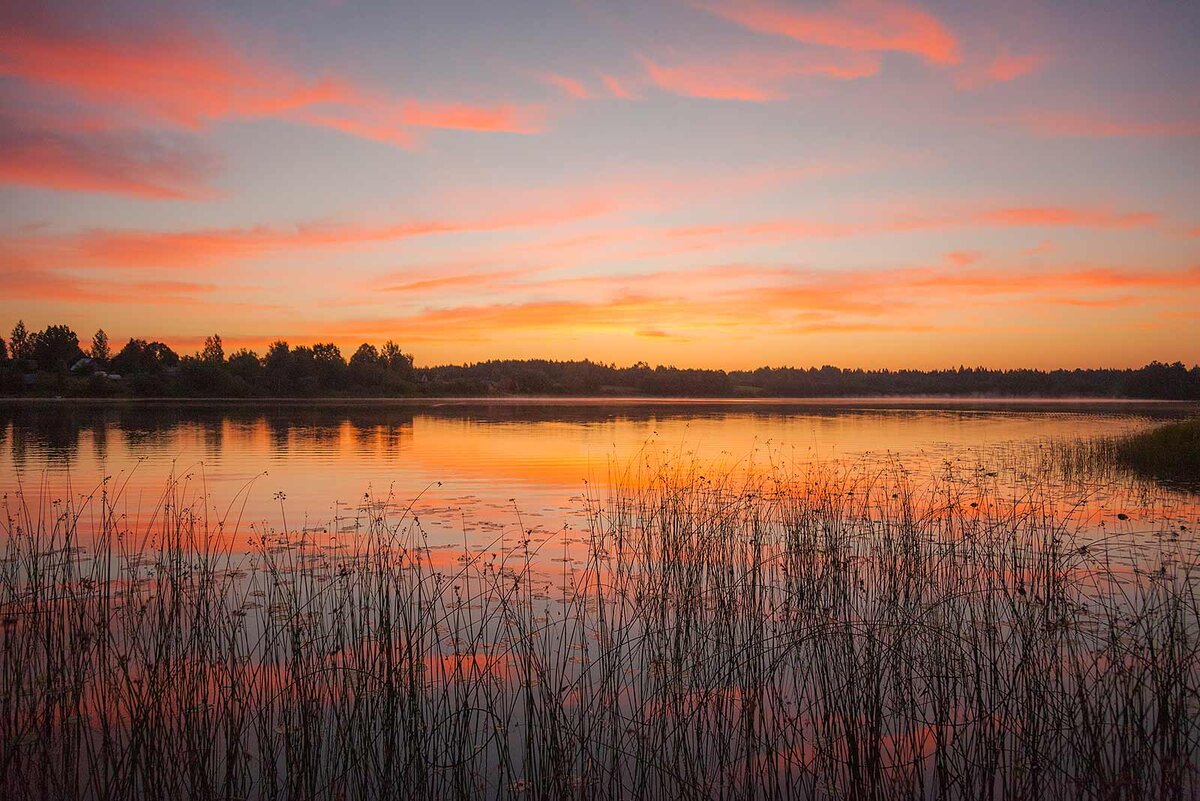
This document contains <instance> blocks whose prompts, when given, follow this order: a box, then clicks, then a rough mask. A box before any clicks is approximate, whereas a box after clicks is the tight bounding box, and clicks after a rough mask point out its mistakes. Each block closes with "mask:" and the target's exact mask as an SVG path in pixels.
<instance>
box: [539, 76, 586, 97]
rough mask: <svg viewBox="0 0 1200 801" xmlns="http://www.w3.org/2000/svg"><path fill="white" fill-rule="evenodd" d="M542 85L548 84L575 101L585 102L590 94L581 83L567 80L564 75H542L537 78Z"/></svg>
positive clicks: (570, 79)
mask: <svg viewBox="0 0 1200 801" xmlns="http://www.w3.org/2000/svg"><path fill="white" fill-rule="evenodd" d="M538 79H539V80H540V81H542V83H546V84H549V85H550V86H553V87H556V88H557V89H559V90H561V91H562V92H563V94H565V95H567V96H568V97H573V98H575V99H576V100H587V99H588V98H589V97H590V96H591V93H589V92H588V90H587V87H586V86H584V85H583V82H582V81H577V80H575V79H574V78H568V77H567V76H566V75H558V74H556V73H553V72H547V73H542V74H541V75H539V76H538Z"/></svg>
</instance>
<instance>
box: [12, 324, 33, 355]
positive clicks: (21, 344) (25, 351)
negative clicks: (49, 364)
mask: <svg viewBox="0 0 1200 801" xmlns="http://www.w3.org/2000/svg"><path fill="white" fill-rule="evenodd" d="M8 342H9V345H10V346H11V349H12V357H13V358H14V359H28V358H29V357H30V353H29V332H28V331H26V330H25V321H24V320H17V324H16V325H14V326H13V327H12V333H10V334H9V335H8Z"/></svg>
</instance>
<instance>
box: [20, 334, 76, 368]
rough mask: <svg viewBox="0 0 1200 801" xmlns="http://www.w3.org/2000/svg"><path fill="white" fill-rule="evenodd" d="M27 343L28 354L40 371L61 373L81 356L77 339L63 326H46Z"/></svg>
mask: <svg viewBox="0 0 1200 801" xmlns="http://www.w3.org/2000/svg"><path fill="white" fill-rule="evenodd" d="M29 342H30V345H29V350H30V353H31V355H32V357H33V359H34V361H36V362H37V365H38V368H39V369H41V370H54V371H59V372H63V371H65V370H66V369H67V368H68V367H70V366H71V365H72V364H74V363H75V362H76V361H77V360H78V359H79V358H80V357H82V356H83V351H82V350H80V348H79V337H78V336H77V335H76V334H75V332H74V331H72V330H71V329H70V328H69V327H68V326H65V325H50V326H46V328H45V329H44V330H42V331H39V332H38V333H36V334H34V335H33V336H31V337H30V338H29Z"/></svg>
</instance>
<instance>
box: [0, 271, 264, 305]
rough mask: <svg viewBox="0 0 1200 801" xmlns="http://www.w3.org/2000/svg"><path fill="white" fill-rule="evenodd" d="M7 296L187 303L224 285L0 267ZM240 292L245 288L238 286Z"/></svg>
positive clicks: (64, 300) (204, 297)
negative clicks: (128, 278) (138, 279)
mask: <svg viewBox="0 0 1200 801" xmlns="http://www.w3.org/2000/svg"><path fill="white" fill-rule="evenodd" d="M0 280H2V281H3V283H4V291H5V293H6V296H7V297H10V298H20V299H23V300H35V301H57V302H61V303H82V304H93V303H103V304H115V305H126V304H140V303H145V304H171V305H176V304H187V305H189V306H197V305H207V304H209V303H211V302H215V301H214V300H213V299H212V298H211V297H209V296H212V295H213V294H214V293H217V292H219V291H221V290H222V289H224V290H228V289H230V287H220V286H218V285H216V284H207V283H198V282H195V281H169V280H160V281H114V280H93V279H84V278H80V277H78V276H74V275H70V274H68V273H63V272H58V271H48V270H37V269H33V270H29V269H13V270H10V269H4V270H0ZM239 294H244V289H243V288H239ZM220 303H221V306H222V308H228V307H229V306H230V305H232V306H234V307H237V308H241V309H246V308H254V309H257V310H265V309H268V308H274V307H273V306H267V305H262V304H256V303H249V302H245V301H239V302H234V303H232V304H230V303H229V302H228V301H224V300H222V301H220Z"/></svg>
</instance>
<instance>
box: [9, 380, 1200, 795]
mask: <svg viewBox="0 0 1200 801" xmlns="http://www.w3.org/2000/svg"><path fill="white" fill-rule="evenodd" d="M1194 413H1195V407H1194V406H1188V405H1183V404H1169V403H1122V402H1084V401H1079V402H1015V401H1010V402H1003V401H934V400H926V399H901V400H889V401H860V400H837V401H805V402H784V401H772V402H707V401H649V400H636V401H633V400H631V401H613V400H607V399H606V400H596V401H592V400H554V401H550V400H481V401H442V402H436V401H430V402H420V403H416V402H414V403H403V402H358V403H341V404H338V403H325V402H312V403H299V402H287V403H274V404H269V405H250V404H229V405H213V404H203V403H111V404H96V403H75V402H43V403H29V404H20V403H13V404H4V405H0V492H2V493H3V496H4V505H5V516H4V521H3V523H4V528H3V530H2V532H0V546H3V558H0V611H2V612H3V633H2V635H0V636H2V637H3V651H2V652H0V680H2V686H3V699H2V700H3V702H4V703H3V704H0V760H3V766H4V767H5V768H6V769H5V771H4V773H5V779H4V785H3V788H4V789H6V790H7V791H8V792H9V794H12V793H15V792H17V790H18V789H22V788H36V792H35V794H37V795H41V796H45V797H64V798H93V797H103V796H105V795H106V793H107V792H108V789H107V788H111V787H120V788H122V792H125V793H128V794H130V795H133V796H153V795H161V796H162V797H176V796H179V797H182V796H204V797H230V798H232V797H239V798H275V797H313V798H317V797H326V798H373V797H380V795H381V794H386V793H388V792H394V790H395V788H396V787H406V788H411V789H412V792H413V793H414V795H417V796H421V797H429V798H476V797H487V798H497V799H499V798H523V797H547V798H549V797H566V796H573V797H581V798H618V797H627V798H645V797H663V798H676V797H692V798H709V797H714V796H717V795H732V796H737V797H746V798H823V797H829V798H835V797H879V798H964V799H965V798H978V797H986V796H989V795H992V796H995V797H1063V798H1067V797H1096V796H1097V795H1103V794H1104V793H1105V792H1108V790H1109V789H1110V788H1112V787H1114V786H1123V787H1128V788H1130V789H1129V793H1130V796H1129V797H1162V798H1181V799H1182V798H1188V797H1194V796H1195V794H1196V792H1197V791H1200V778H1198V777H1200V767H1198V764H1200V763H1198V759H1200V715H1198V714H1197V707H1196V702H1195V699H1196V698H1197V697H1200V549H1198V544H1200V540H1198V538H1197V536H1196V531H1197V529H1200V496H1198V495H1196V494H1194V493H1191V492H1188V491H1185V490H1183V489H1179V488H1173V487H1170V486H1164V485H1162V484H1160V483H1157V482H1154V481H1151V480H1147V479H1144V478H1139V477H1137V476H1134V475H1132V474H1128V473H1126V472H1124V471H1123V470H1122V469H1120V468H1116V467H1114V466H1113V465H1105V464H1099V463H1097V464H1091V463H1090V462H1089V461H1088V460H1087V459H1083V460H1080V459H1078V458H1076V457H1077V455H1078V454H1079V453H1080V452H1082V451H1080V450H1079V445H1080V444H1081V443H1087V442H1089V441H1093V440H1096V439H1099V438H1105V437H1113V436H1118V435H1121V434H1125V433H1132V432H1136V431H1140V430H1143V429H1146V428H1150V427H1152V426H1154V425H1156V424H1158V423H1161V422H1163V421H1167V420H1172V419H1176V418H1179V417H1182V416H1186V415H1188V414H1194ZM179 754H187V755H188V760H187V761H186V762H185V763H181V762H180V760H179V758H178V755H179Z"/></svg>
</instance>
